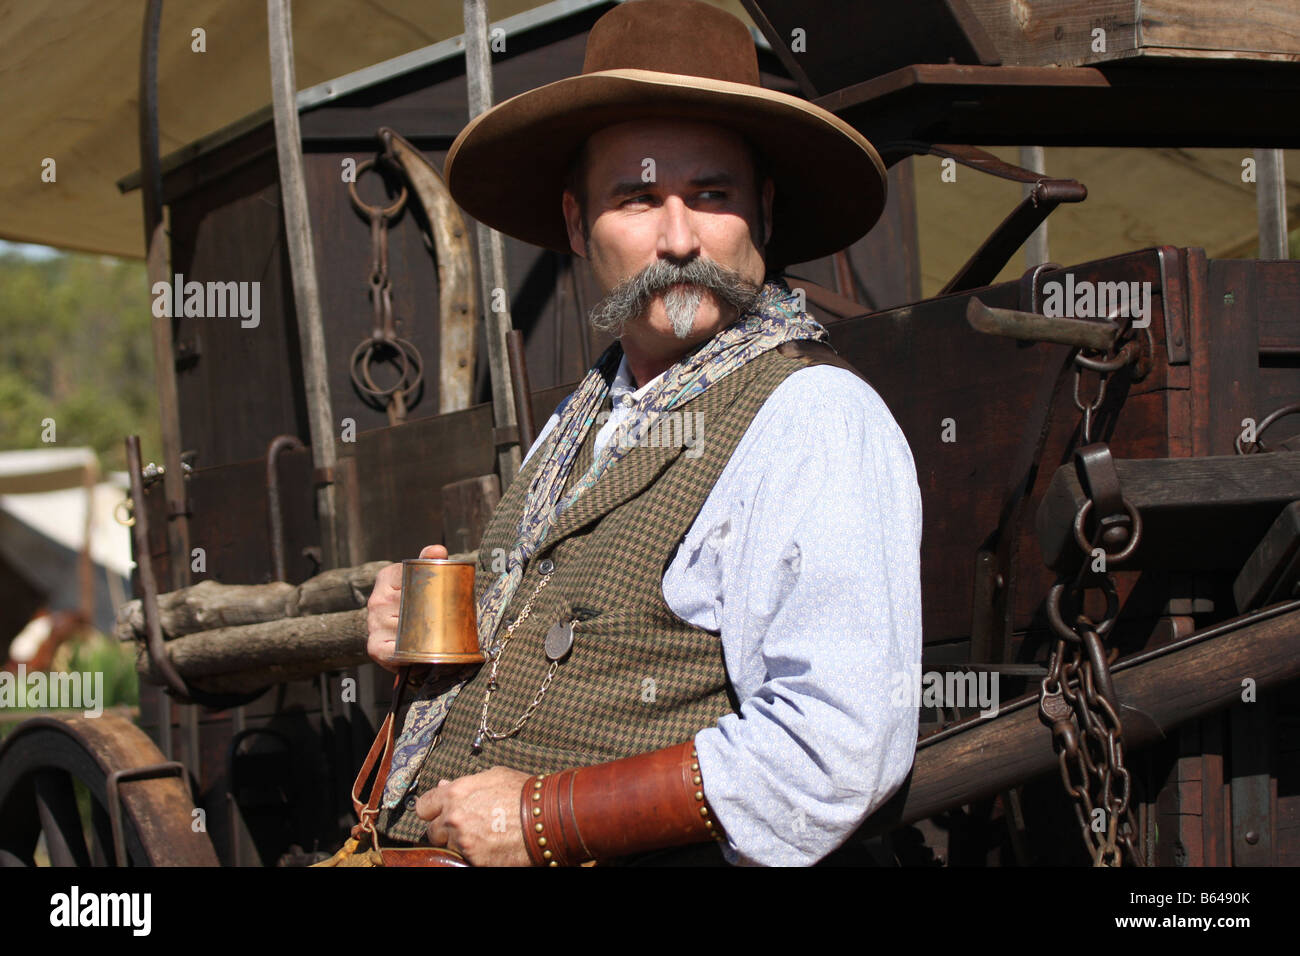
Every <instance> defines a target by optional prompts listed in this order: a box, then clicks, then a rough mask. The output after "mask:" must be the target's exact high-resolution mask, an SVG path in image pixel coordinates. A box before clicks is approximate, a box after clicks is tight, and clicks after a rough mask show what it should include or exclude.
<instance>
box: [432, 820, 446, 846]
mask: <svg viewBox="0 0 1300 956" xmlns="http://www.w3.org/2000/svg"><path fill="white" fill-rule="evenodd" d="M426 833H427V836H428V839H429V846H446V845H447V843H448V841H449V840H450V838H451V834H449V833H448V832H447V828H446V827H445V826H443V825H442V823H441V822H440V821H439V820H434V821H433V822H432V823H430V824H429V828H428V830H427V831H426Z"/></svg>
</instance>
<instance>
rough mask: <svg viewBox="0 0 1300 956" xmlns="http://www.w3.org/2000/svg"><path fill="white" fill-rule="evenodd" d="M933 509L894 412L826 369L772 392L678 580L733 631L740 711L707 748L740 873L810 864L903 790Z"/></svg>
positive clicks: (675, 569)
mask: <svg viewBox="0 0 1300 956" xmlns="http://www.w3.org/2000/svg"><path fill="white" fill-rule="evenodd" d="M920 540H921V498H920V491H919V488H918V486H917V480H916V469H915V465H914V463H913V460H912V455H911V450H910V449H909V448H908V445H907V441H906V439H905V438H904V436H903V433H902V431H901V430H900V429H899V427H898V425H897V423H896V422H895V421H894V419H893V416H892V415H891V414H890V412H889V410H888V408H887V407H886V405H885V403H884V401H883V400H882V399H881V398H880V396H879V395H878V394H877V393H876V392H875V390H874V389H873V388H871V386H870V385H868V384H867V383H865V382H863V381H862V380H861V379H859V378H857V377H856V376H855V375H853V374H852V373H851V372H848V371H846V370H844V369H839V368H835V367H833V366H816V367H813V368H809V369H803V370H800V371H798V372H795V373H794V374H792V375H791V376H790V377H789V378H788V379H786V380H785V382H783V383H782V384H781V386H779V387H778V389H777V390H776V391H774V392H773V394H772V395H771V396H769V398H768V400H767V402H765V403H764V405H763V407H762V408H761V409H760V410H759V413H758V415H756V416H755V418H754V421H753V422H752V423H751V425H750V427H749V429H748V430H747V431H746V434H745V436H744V437H743V438H742V440H741V443H740V444H739V445H738V446H737V449H736V453H735V454H734V455H733V456H732V459H731V461H730V462H729V463H728V465H727V467H726V468H725V469H724V471H723V474H722V475H721V476H720V478H719V481H718V483H717V485H716V486H715V488H714V491H713V492H712V493H711V494H710V496H709V499H708V501H706V504H705V507H704V508H703V509H702V510H701V513H700V515H699V516H698V517H697V519H696V521H695V523H694V525H693V526H692V528H691V530H690V532H689V533H688V534H687V535H686V537H685V539H684V541H683V543H682V545H681V546H680V547H679V549H678V553H677V555H676V557H675V559H674V561H673V562H672V563H671V565H670V567H669V570H668V573H667V574H666V576H665V578H664V596H665V599H666V600H667V601H668V603H669V606H670V607H672V608H673V610H674V611H675V612H676V613H677V614H679V616H681V617H682V618H683V619H685V620H688V621H691V622H692V623H695V624H697V625H698V626H701V627H705V628H708V629H711V630H717V631H719V632H720V634H721V640H722V645H723V653H724V655H725V659H726V663H727V669H728V674H729V676H730V677H731V680H732V684H733V686H734V688H735V690H736V694H737V699H738V700H739V701H740V710H739V711H738V712H737V713H734V714H728V715H726V716H724V717H723V718H722V719H721V720H719V722H718V724H717V725H716V726H714V727H709V728H705V729H703V730H701V731H700V732H699V733H698V734H697V735H696V737H695V743H696V749H697V751H698V753H699V759H700V767H701V773H702V775H703V778H704V790H705V793H706V795H707V797H708V799H709V802H710V804H711V806H712V807H713V808H714V812H715V814H716V815H717V818H718V819H719V821H720V822H721V824H722V826H723V827H724V829H725V830H726V832H727V835H728V845H727V846H726V847H724V852H725V854H726V856H727V859H728V860H729V861H730V862H732V863H739V864H750V865H807V864H811V863H814V862H816V861H817V860H819V859H820V858H822V857H823V856H825V855H826V854H827V853H829V852H831V851H832V850H834V849H835V848H836V847H838V846H839V845H841V844H842V843H843V842H844V841H845V840H846V839H847V838H848V837H849V836H850V835H851V834H852V833H853V831H854V830H855V829H856V828H857V827H858V826H859V825H860V824H861V823H862V821H863V820H864V819H865V818H866V817H867V816H868V815H869V814H870V813H871V812H872V811H873V810H875V809H876V808H877V807H879V806H880V805H881V804H882V803H884V802H885V801H886V800H887V799H888V798H889V797H890V796H891V795H893V794H894V792H896V791H897V789H898V787H899V786H900V785H901V784H902V782H903V780H904V779H905V778H906V776H907V773H908V770H909V769H910V767H911V765H912V760H913V756H914V754H915V749H916V732H917V711H916V707H915V706H914V705H913V703H912V702H910V700H909V702H908V703H907V704H901V703H898V702H897V701H898V697H897V696H896V695H895V694H894V693H893V691H894V689H895V688H896V687H898V686H899V682H900V680H905V679H906V678H905V676H904V675H909V674H915V673H917V672H919V669H920V657H921V593H920Z"/></svg>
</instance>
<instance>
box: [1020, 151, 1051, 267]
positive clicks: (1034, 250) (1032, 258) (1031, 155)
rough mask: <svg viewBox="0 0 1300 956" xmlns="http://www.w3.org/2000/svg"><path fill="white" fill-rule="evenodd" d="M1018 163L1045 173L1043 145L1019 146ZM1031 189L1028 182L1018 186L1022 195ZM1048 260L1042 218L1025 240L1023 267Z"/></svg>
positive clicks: (1045, 227)
mask: <svg viewBox="0 0 1300 956" xmlns="http://www.w3.org/2000/svg"><path fill="white" fill-rule="evenodd" d="M1020 165H1021V166H1023V167H1024V168H1025V169H1028V170H1030V171H1031V172H1035V173H1046V172H1047V159H1046V155H1045V152H1044V150H1043V147H1041V146H1021V147H1020ZM1033 190H1034V187H1033V186H1031V185H1030V184H1029V183H1022V184H1021V186H1020V192H1021V195H1024V196H1028V195H1029V194H1030V193H1031V192H1033ZM1048 261H1050V257H1049V255H1048V252H1047V220H1046V219H1044V220H1043V221H1042V222H1041V223H1039V224H1038V228H1037V229H1035V230H1034V231H1033V232H1031V233H1030V234H1029V238H1028V239H1026V240H1025V268H1027V269H1032V268H1033V267H1034V266H1036V265H1038V264H1040V263H1043V262H1048Z"/></svg>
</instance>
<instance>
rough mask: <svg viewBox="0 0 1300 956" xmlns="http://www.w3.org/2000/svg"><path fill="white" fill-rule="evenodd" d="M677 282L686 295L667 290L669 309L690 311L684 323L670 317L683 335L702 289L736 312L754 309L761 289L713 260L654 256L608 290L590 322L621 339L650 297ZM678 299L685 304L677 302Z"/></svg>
mask: <svg viewBox="0 0 1300 956" xmlns="http://www.w3.org/2000/svg"><path fill="white" fill-rule="evenodd" d="M677 285H684V286H689V287H691V288H690V289H688V290H687V291H686V293H685V295H683V294H682V293H680V292H679V291H678V290H673V292H671V293H669V298H673V299H674V303H672V304H673V305H674V306H675V308H674V309H673V310H671V311H679V310H680V309H688V310H689V315H688V316H686V321H685V323H683V322H681V321H679V317H677V316H674V317H673V327H674V330H675V331H676V332H677V334H678V336H679V337H682V338H684V337H685V336H686V334H688V333H689V331H690V323H691V320H692V319H693V316H694V312H695V306H696V305H698V303H699V301H700V298H701V297H702V296H703V294H704V293H705V292H712V293H713V294H714V296H715V297H716V298H717V299H718V300H719V301H721V302H725V303H727V304H728V305H731V306H733V307H734V308H735V309H736V310H737V314H743V313H745V312H747V311H749V310H750V309H751V308H753V306H754V304H755V303H756V302H757V301H758V297H759V294H760V292H761V291H762V287H761V286H760V285H758V284H757V283H755V282H752V281H751V280H750V279H748V278H746V277H745V276H743V275H741V274H740V273H739V272H736V271H735V270H733V269H728V268H727V267H726V266H722V265H719V264H718V263H716V262H714V261H713V260H712V259H703V258H696V259H692V260H691V261H690V262H687V263H685V264H679V263H676V262H672V261H669V260H667V259H657V260H655V261H654V262H652V263H651V264H650V265H648V266H646V267H645V268H644V269H642V270H641V271H640V272H638V273H637V274H636V275H634V276H630V277H629V278H627V279H624V280H623V281H622V282H620V283H619V284H618V285H616V286H614V288H612V289H610V290H609V292H608V293H607V294H606V295H605V298H604V299H602V300H601V301H600V303H599V304H598V305H597V306H596V307H595V308H594V309H593V310H592V312H591V315H590V321H591V324H592V326H593V327H594V328H596V329H599V330H600V331H602V332H608V333H609V334H610V335H612V336H614V337H615V338H621V337H622V335H623V329H624V328H625V327H626V325H627V323H628V322H630V321H632V320H633V319H635V318H637V317H638V316H640V315H642V314H644V312H645V310H646V309H647V308H648V307H649V305H650V301H651V299H653V298H654V297H655V296H656V295H658V294H660V293H662V292H664V291H666V290H668V289H671V288H672V287H673V286H677ZM679 300H680V301H684V302H685V303H687V304H686V305H679ZM683 325H684V326H685V327H684V328H683V327H682V326H683Z"/></svg>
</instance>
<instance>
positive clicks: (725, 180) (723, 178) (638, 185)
mask: <svg viewBox="0 0 1300 956" xmlns="http://www.w3.org/2000/svg"><path fill="white" fill-rule="evenodd" d="M735 184H736V180H735V177H733V176H732V175H731V174H730V173H724V172H716V173H705V174H704V175H702V176H696V177H695V178H694V179H692V180H691V181H690V182H689V183H688V185H689V186H690V187H691V188H693V189H703V188H706V187H709V186H734V185H735ZM654 185H655V184H654V183H646V182H642V181H641V180H639V179H624V180H620V181H619V182H616V183H615V184H614V185H613V186H612V187H610V190H609V193H608V197H609V198H610V199H619V198H621V197H623V196H636V195H639V194H641V193H643V192H645V191H646V190H647V189H649V188H651V187H653V186H654Z"/></svg>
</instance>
